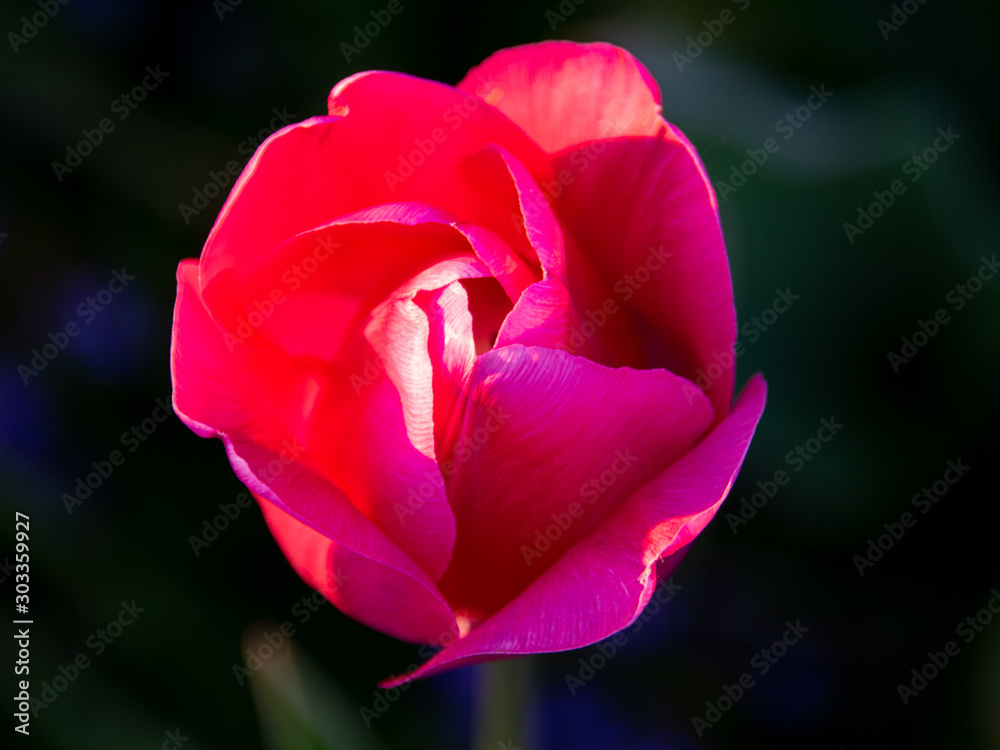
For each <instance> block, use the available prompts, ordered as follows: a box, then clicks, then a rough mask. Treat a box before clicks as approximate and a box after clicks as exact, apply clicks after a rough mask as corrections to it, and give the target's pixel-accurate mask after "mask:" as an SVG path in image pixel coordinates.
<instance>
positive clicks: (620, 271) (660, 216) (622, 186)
mask: <svg viewBox="0 0 1000 750" xmlns="http://www.w3.org/2000/svg"><path fill="white" fill-rule="evenodd" d="M578 153H581V152H572V151H571V152H566V153H563V154H561V155H560V156H559V157H558V158H557V159H556V163H557V165H564V166H566V168H569V167H570V165H572V163H573V159H574V155H576V154H578ZM609 185H614V190H608V186H609ZM594 206H600V207H601V210H600V211H595V210H594ZM556 213H557V215H558V217H559V219H560V223H561V224H562V226H563V229H564V231H566V232H567V234H568V236H569V239H568V242H569V240H570V239H571V240H572V242H571V244H572V246H573V247H574V248H577V252H579V253H580V256H581V258H582V259H583V261H584V262H583V263H581V264H580V265H581V266H587V267H589V268H590V269H592V271H593V273H592V274H591V275H590V276H589V277H586V278H583V277H579V276H578V277H576V278H571V279H570V296H571V297H572V298H573V300H574V302H575V303H576V304H577V307H578V309H580V310H590V311H596V310H600V309H601V308H602V307H603V305H604V304H605V303H606V302H607V300H609V299H611V300H613V301H614V302H615V304H616V305H618V306H619V308H621V312H618V313H616V314H613V315H610V316H608V320H607V322H606V325H604V326H603V327H600V328H599V329H598V330H597V331H596V333H595V335H594V336H593V338H592V339H590V340H589V342H588V346H587V347H586V348H584V349H583V350H582V351H581V353H582V354H583V355H584V356H588V357H589V358H592V359H596V360H598V361H604V360H603V359H602V357H601V356H600V352H602V350H605V349H612V348H614V347H618V348H619V349H620V343H619V342H620V341H623V340H634V339H635V338H636V332H637V331H640V332H642V335H641V336H640V337H639V339H638V341H639V343H640V344H645V348H644V350H643V352H642V355H643V363H642V364H641V365H637V366H645V367H663V368H666V369H668V370H670V371H671V372H675V373H677V374H678V375H681V376H682V377H685V378H687V379H688V380H691V381H693V382H695V383H697V384H698V386H699V387H703V388H704V389H705V391H706V393H707V394H708V396H709V398H710V399H711V401H712V406H713V407H714V408H715V411H716V419H717V420H718V419H721V418H722V417H723V416H725V414H727V413H728V410H729V407H730V404H731V401H732V393H733V376H734V371H735V358H734V356H733V346H734V343H735V339H736V310H735V307H734V305H733V289H732V281H731V278H730V274H729V261H728V259H727V257H726V249H725V245H724V243H723V239H722V230H721V228H720V226H719V217H718V214H717V212H716V210H715V205H714V195H713V193H712V189H711V186H710V185H709V184H708V183H707V182H706V180H705V179H704V176H703V173H702V171H701V166H700V162H699V161H698V158H697V156H696V155H695V154H694V152H693V150H692V149H691V148H690V146H689V144H688V143H687V141H685V140H684V139H683V138H682V137H680V136H679V135H678V134H676V133H675V132H674V131H671V132H670V134H669V135H668V136H664V137H662V138H639V139H621V140H616V141H611V142H608V143H606V144H604V149H603V151H601V153H600V154H597V155H595V156H593V158H591V159H590V161H588V166H587V168H586V169H585V170H583V171H578V172H576V173H575V179H574V181H573V182H572V184H570V185H568V186H567V187H566V189H565V191H564V192H563V194H562V196H561V197H560V198H559V200H558V202H557V204H556ZM609 248H614V252H609V251H608V249H609Z"/></svg>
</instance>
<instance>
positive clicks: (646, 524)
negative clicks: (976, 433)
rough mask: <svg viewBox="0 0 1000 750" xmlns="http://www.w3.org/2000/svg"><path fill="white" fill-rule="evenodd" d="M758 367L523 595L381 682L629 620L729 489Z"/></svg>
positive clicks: (535, 648)
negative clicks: (680, 450) (697, 436)
mask: <svg viewBox="0 0 1000 750" xmlns="http://www.w3.org/2000/svg"><path fill="white" fill-rule="evenodd" d="M766 391H767V388H766V385H765V383H764V380H763V378H761V377H760V376H754V377H753V378H752V379H751V380H750V382H749V384H748V385H747V387H746V389H745V390H744V391H743V393H742V394H741V395H740V397H739V399H737V402H736V406H735V407H734V409H733V411H732V412H731V413H730V414H729V416H727V417H726V418H725V419H724V420H723V421H722V422H720V423H719V424H718V425H717V426H716V427H715V428H714V429H713V430H712V432H711V433H709V434H708V435H707V436H706V437H705V438H704V439H703V440H702V441H701V442H700V443H699V444H698V445H697V446H696V447H695V448H694V449H693V450H691V451H690V452H689V453H688V454H687V455H686V456H684V458H682V459H681V460H680V461H678V462H677V463H675V464H674V465H673V466H671V467H670V468H669V469H667V470H666V471H664V472H663V473H662V474H661V475H659V476H658V477H656V478H655V479H654V480H653V481H651V482H649V483H648V484H647V485H645V486H644V487H642V488H641V489H640V490H639V491H637V492H636V493H635V494H634V495H633V496H632V497H630V498H629V499H628V501H627V502H626V503H625V504H623V505H622V506H621V507H620V508H619V509H618V510H617V511H616V512H615V513H613V514H612V515H610V516H608V518H607V519H606V520H605V521H604V522H603V523H602V524H601V525H600V526H599V527H598V528H597V529H595V530H594V532H593V533H591V534H590V535H589V536H587V537H586V538H585V539H583V540H582V541H581V542H580V543H579V544H577V545H576V546H574V547H573V548H572V549H570V550H568V551H567V552H566V553H565V554H564V555H563V556H562V557H561V558H560V559H559V561H558V562H557V563H556V564H555V565H553V566H552V567H551V568H549V570H547V571H546V572H545V573H544V574H543V575H542V576H541V577H539V578H538V579H537V580H536V581H534V582H533V583H532V584H531V585H530V586H529V587H528V588H527V589H525V591H523V592H522V593H521V594H520V595H519V596H518V597H517V598H516V599H515V600H513V601H512V602H511V603H510V604H508V605H507V606H505V607H504V608H503V609H501V610H500V611H499V612H497V613H496V614H494V615H493V616H492V617H490V618H489V619H488V620H486V621H485V622H483V623H481V624H479V625H478V626H477V627H474V628H473V629H472V630H471V632H469V634H468V635H466V636H465V637H463V638H461V639H459V640H458V641H456V642H455V643H454V644H452V645H450V646H448V647H447V648H445V649H444V650H442V651H441V652H439V653H438V654H437V655H435V656H434V657H433V658H431V659H430V660H429V661H428V662H426V663H425V664H424V665H423V666H421V667H420V669H419V670H416V671H415V672H413V673H411V674H406V675H401V676H398V677H394V678H390V679H388V680H385V681H384V682H383V683H382V684H381V686H382V687H392V686H394V685H399V684H401V683H403V682H406V681H407V680H410V679H415V678H418V677H427V676H430V675H433V674H437V673H438V672H441V671H444V670H448V669H454V668H456V667H460V666H463V665H466V664H473V663H476V662H479V661H484V660H488V659H495V658H502V657H505V656H516V655H520V654H531V653H539V652H550V651H565V650H569V649H574V648H580V647H583V646H586V645H589V644H591V643H596V642H598V641H600V640H602V639H604V638H607V637H608V636H609V635H612V634H613V633H616V632H618V631H620V630H622V629H623V628H626V627H628V626H629V625H630V624H631V623H632V622H634V621H635V620H636V618H637V617H638V616H639V615H640V614H641V612H642V609H643V607H644V606H645V604H646V603H647V602H648V601H649V597H650V595H651V594H652V592H653V590H654V588H655V583H656V581H655V578H656V577H655V565H656V562H657V560H659V559H661V558H664V557H667V556H669V555H671V554H673V553H675V552H677V551H679V550H681V549H682V548H683V547H684V546H685V545H686V544H688V543H689V542H690V541H691V539H693V538H694V537H695V536H696V535H697V534H698V532H699V531H701V529H702V528H704V526H705V525H706V524H707V523H708V522H709V520H711V518H712V517H713V516H714V515H715V513H716V511H717V510H718V508H719V506H720V505H721V504H722V501H723V499H724V498H725V496H726V494H727V493H728V492H729V489H730V487H731V486H732V483H733V480H734V479H735V477H736V474H737V472H738V471H739V467H740V465H741V464H742V462H743V458H744V456H745V455H746V451H747V448H748V446H749V444H750V439H751V437H752V436H753V433H754V430H755V429H756V426H757V422H758V421H759V420H760V415H761V413H762V412H763V409H764V401H765V398H766Z"/></svg>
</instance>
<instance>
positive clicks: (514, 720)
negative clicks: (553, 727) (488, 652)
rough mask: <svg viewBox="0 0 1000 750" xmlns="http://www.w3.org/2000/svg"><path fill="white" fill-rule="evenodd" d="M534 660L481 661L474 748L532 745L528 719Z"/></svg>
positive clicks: (482, 749)
mask: <svg viewBox="0 0 1000 750" xmlns="http://www.w3.org/2000/svg"><path fill="white" fill-rule="evenodd" d="M531 667H532V663H531V659H528V658H524V657H521V658H517V659H503V660H501V661H491V662H487V663H486V664H480V665H479V667H478V668H477V671H478V674H477V675H476V678H477V684H476V690H475V694H474V697H473V701H474V703H473V722H474V724H473V728H472V732H473V738H474V739H473V745H472V747H473V750H500V748H519V747H525V748H529V747H531V744H530V738H529V737H528V736H527V731H528V726H527V722H526V720H525V716H526V714H527V708H528V706H530V705H531V701H532V697H533V696H532V679H531Z"/></svg>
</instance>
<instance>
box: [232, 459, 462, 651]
mask: <svg viewBox="0 0 1000 750" xmlns="http://www.w3.org/2000/svg"><path fill="white" fill-rule="evenodd" d="M230 455H231V456H232V457H233V458H234V459H236V460H234V466H238V465H239V463H240V462H241V461H244V462H245V464H246V465H251V464H257V465H264V466H266V465H268V463H269V459H268V456H270V455H274V454H270V453H268V452H262V449H260V447H259V446H256V445H254V444H243V445H240V444H233V445H231V446H230ZM270 460H274V459H270ZM238 473H241V472H238ZM240 478H241V479H243V481H244V482H245V483H246V484H247V486H248V487H250V488H251V489H252V490H253V491H254V496H255V497H256V499H257V501H258V503H259V504H260V507H261V510H262V511H263V513H264V519H265V520H266V521H267V525H268V527H269V528H270V530H271V533H272V534H273V535H274V537H275V539H276V540H277V542H278V545H279V546H280V547H281V550H282V551H283V552H284V553H285V556H286V557H287V558H288V561H289V563H291V565H292V567H293V568H294V569H295V571H296V572H297V573H298V574H299V575H300V576H302V578H303V580H305V582H306V583H307V584H309V585H310V586H311V587H312V588H314V589H316V590H317V591H319V592H320V593H321V594H323V596H325V597H326V598H327V599H328V600H329V601H330V602H331V603H332V604H334V606H336V607H337V608H338V609H339V610H340V611H341V612H343V613H344V614H345V615H347V616H349V617H353V618H354V619H355V620H357V621H359V622H361V623H364V624H365V625H368V626H370V627H373V628H376V629H378V630H380V631H382V632H383V633H386V634H388V635H391V636H393V637H394V638H400V639H401V640H405V641H412V642H414V643H427V642H432V641H440V640H441V637H442V634H443V633H446V632H447V633H454V634H457V633H458V625H457V624H456V623H455V618H454V616H453V615H452V613H451V610H450V609H449V607H448V605H447V604H446V603H445V601H444V600H443V599H442V598H441V596H440V595H439V594H438V593H437V590H436V589H435V587H434V585H433V583H431V581H430V580H428V579H427V577H426V576H425V575H424V574H423V573H422V572H421V571H420V570H419V569H417V568H416V567H415V566H414V565H413V563H412V562H411V561H410V560H409V559H408V558H407V557H406V556H405V555H403V554H402V552H400V551H399V549H398V548H397V547H396V546H395V545H394V544H393V543H392V542H391V541H389V539H387V538H386V537H385V536H384V535H383V534H382V533H381V532H380V531H379V530H378V529H377V528H374V527H373V526H372V525H371V523H370V522H369V521H368V520H367V519H366V518H365V517H364V516H362V515H361V514H360V513H358V511H357V510H356V509H355V508H354V506H353V505H351V503H350V502H349V501H348V500H347V498H346V497H344V496H343V494H342V493H340V492H339V491H337V490H336V488H333V487H331V486H330V485H329V484H328V483H327V482H325V481H324V480H322V479H320V478H319V477H317V476H316V475H314V474H311V473H310V472H308V471H305V470H303V469H302V468H301V467H300V466H297V465H292V466H289V467H288V469H287V471H286V472H284V473H283V474H282V476H281V477H275V478H271V479H270V480H269V483H268V484H269V486H270V489H268V488H267V486H266V485H264V484H263V483H261V482H260V481H259V480H258V479H257V477H256V475H254V474H252V473H248V471H247V470H244V471H243V472H242V473H241V476H240ZM293 485H294V487H293ZM292 495H294V496H295V498H296V502H295V503H294V504H293V505H292V506H291V507H290V506H289V505H287V504H285V503H284V502H281V501H280V500H279V499H278V498H282V497H286V498H287V497H289V496H292ZM303 514H305V515H303ZM306 516H308V518H309V520H308V521H307V520H306Z"/></svg>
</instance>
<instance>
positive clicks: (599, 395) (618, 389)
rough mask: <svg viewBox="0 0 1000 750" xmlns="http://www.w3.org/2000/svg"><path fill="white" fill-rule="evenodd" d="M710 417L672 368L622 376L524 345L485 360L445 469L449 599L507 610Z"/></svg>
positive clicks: (466, 608) (481, 609)
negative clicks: (450, 535) (450, 543)
mask: <svg viewBox="0 0 1000 750" xmlns="http://www.w3.org/2000/svg"><path fill="white" fill-rule="evenodd" d="M711 421H712V410H711V407H710V406H709V404H708V399H706V398H705V396H704V394H703V393H702V392H701V391H700V390H699V389H697V388H696V387H694V386H693V385H692V384H691V383H689V382H687V381H685V380H683V379H682V378H679V377H677V376H675V375H673V374H672V373H669V372H666V371H664V370H631V369H628V368H621V369H611V368H607V367H603V366H601V365H598V364H595V363H593V362H590V361H587V360H585V359H583V358H580V357H574V356H572V355H570V354H567V353H565V352H562V351H558V350H554V349H545V348H540V347H530V348H529V347H524V346H520V345H515V346H509V347H505V348H502V349H493V350H492V351H489V352H487V353H485V354H481V355H480V356H479V357H477V358H476V363H475V367H474V369H473V373H472V377H471V381H470V386H469V395H468V402H467V405H466V407H465V410H464V420H463V423H462V426H461V429H460V430H459V431H458V433H457V438H456V439H455V442H454V445H453V449H452V453H451V455H450V456H449V457H448V459H446V460H445V461H443V462H442V464H441V472H442V474H443V475H444V477H445V480H446V482H447V484H448V497H449V499H450V502H451V506H452V511H453V513H454V515H455V521H456V525H457V533H456V543H455V549H454V552H453V555H452V560H451V563H450V564H449V567H448V569H447V571H446V572H445V575H444V576H443V577H442V579H441V581H440V583H439V586H440V587H441V590H442V591H443V592H444V594H445V596H446V597H447V598H448V601H449V602H450V603H451V604H452V606H453V608H454V609H455V610H456V612H459V613H464V614H466V615H468V616H470V617H472V618H473V619H474V618H476V617H483V616H486V615H488V614H490V613H492V612H494V611H496V609H498V608H499V607H500V606H502V605H503V604H505V603H506V602H508V601H510V599H511V598H512V597H514V596H515V595H516V594H517V593H518V592H519V591H521V590H522V589H523V588H524V587H525V586H526V585H527V584H528V583H530V582H531V581H532V580H533V579H535V578H537V577H538V575H539V574H540V572H541V571H542V570H544V569H545V568H547V567H548V566H549V565H551V564H553V563H554V562H555V560H556V559H557V558H558V557H559V555H560V554H561V553H562V552H564V551H566V550H567V549H569V548H570V547H571V546H572V545H573V544H574V543H575V542H576V541H578V540H580V539H582V538H583V537H584V536H586V534H587V533H588V532H589V531H590V530H591V529H593V528H595V527H596V526H597V525H598V524H599V523H600V522H601V520H602V519H603V518H604V517H605V516H606V515H607V514H608V513H610V512H611V511H612V510H613V509H614V508H615V507H616V506H617V505H618V504H619V503H620V502H622V501H624V500H625V499H626V498H627V497H628V496H629V495H630V494H631V493H632V492H634V491H635V490H637V489H638V488H639V487H641V486H642V485H643V484H645V483H646V482H647V481H649V480H650V479H651V478H652V477H654V476H656V475H657V474H659V473H660V472H661V471H663V469H664V468H666V467H667V466H669V465H670V464H671V463H673V462H674V461H676V460H677V459H679V458H680V457H681V456H682V455H684V453H685V452H686V451H687V450H688V449H689V448H691V447H692V446H693V445H694V444H695V442H696V441H697V440H698V439H699V438H700V437H701V436H702V435H703V434H704V432H705V430H706V429H707V428H708V426H709V424H710V423H711ZM512 467H515V468H514V474H512V473H511V472H512ZM566 514H575V515H574V520H573V521H572V523H570V524H569V525H568V527H567V528H565V529H564V530H563V531H562V532H561V533H560V534H559V535H558V537H559V538H558V540H557V541H554V542H552V544H551V547H549V548H547V549H546V550H544V554H532V553H531V551H530V550H531V549H532V548H533V547H535V546H536V545H537V538H538V535H539V534H541V533H542V532H543V530H544V529H546V528H547V527H548V526H550V525H552V524H553V523H554V522H557V519H559V518H562V519H565V518H568V517H567V515H566ZM566 523H567V522H566V521H565V520H564V521H563V525H565V524H566ZM526 550H528V551H527V552H526Z"/></svg>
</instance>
